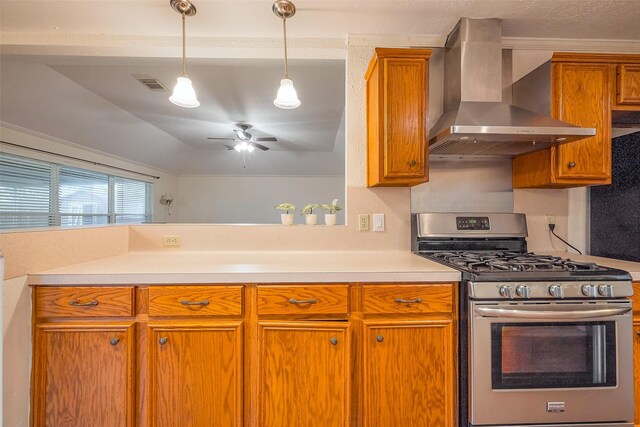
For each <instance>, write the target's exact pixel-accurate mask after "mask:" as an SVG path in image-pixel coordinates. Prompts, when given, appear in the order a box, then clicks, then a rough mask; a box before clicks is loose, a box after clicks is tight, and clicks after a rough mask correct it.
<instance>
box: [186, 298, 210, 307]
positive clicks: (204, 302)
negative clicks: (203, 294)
mask: <svg viewBox="0 0 640 427" xmlns="http://www.w3.org/2000/svg"><path fill="white" fill-rule="evenodd" d="M180 304H182V305H201V306H205V305H209V300H203V301H187V300H186V299H183V300H182V301H180Z"/></svg>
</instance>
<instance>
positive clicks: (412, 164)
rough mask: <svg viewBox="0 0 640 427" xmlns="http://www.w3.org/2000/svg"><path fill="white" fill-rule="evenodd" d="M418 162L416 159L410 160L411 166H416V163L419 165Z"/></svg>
mask: <svg viewBox="0 0 640 427" xmlns="http://www.w3.org/2000/svg"><path fill="white" fill-rule="evenodd" d="M417 164H418V162H416V161H415V160H411V161H410V162H409V166H411V167H414V166H415V165H417Z"/></svg>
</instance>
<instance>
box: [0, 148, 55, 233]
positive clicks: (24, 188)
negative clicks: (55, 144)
mask: <svg viewBox="0 0 640 427" xmlns="http://www.w3.org/2000/svg"><path fill="white" fill-rule="evenodd" d="M52 175H53V165H52V164H51V163H48V162H41V161H37V160H32V159H27V158H25V157H20V156H13V155H9V154H4V153H0V229H2V228H29V227H47V226H50V225H54V209H53V205H52V201H53V200H52V197H51V183H52Z"/></svg>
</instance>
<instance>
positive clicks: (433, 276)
mask: <svg viewBox="0 0 640 427" xmlns="http://www.w3.org/2000/svg"><path fill="white" fill-rule="evenodd" d="M459 281H460V273H459V272H456V271H454V270H452V271H434V272H429V271H416V272H366V273H365V272H352V273H348V272H334V273H328V272H322V273H175V274H166V273H162V274H154V273H151V274H149V273H143V274H127V273H124V274H30V275H29V276H28V283H29V285H31V286H74V285H87V286H89V285H91V286H108V285H172V284H173V285H175V284H210V285H212V286H215V285H216V284H229V283H345V282H348V283H365V282H366V283H398V282H424V283H429V282H434V283H435V282H459Z"/></svg>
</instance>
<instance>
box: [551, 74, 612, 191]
mask: <svg viewBox="0 0 640 427" xmlns="http://www.w3.org/2000/svg"><path fill="white" fill-rule="evenodd" d="M553 67H554V69H553V73H552V74H553V76H554V79H553V91H554V97H553V99H555V104H554V105H553V106H552V107H553V115H554V117H556V118H558V119H560V120H562V121H565V122H568V123H571V124H574V125H577V126H582V127H593V128H596V135H595V136H593V137H589V138H586V139H582V140H580V141H575V142H570V143H567V144H562V145H559V146H558V147H557V148H556V171H557V177H558V178H566V179H582V180H584V179H588V178H592V179H602V180H606V179H608V178H610V176H611V110H610V108H609V106H610V97H609V95H610V88H611V75H612V74H613V73H612V67H613V66H612V65H609V64H586V63H576V64H573V63H560V64H554V65H553Z"/></svg>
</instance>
